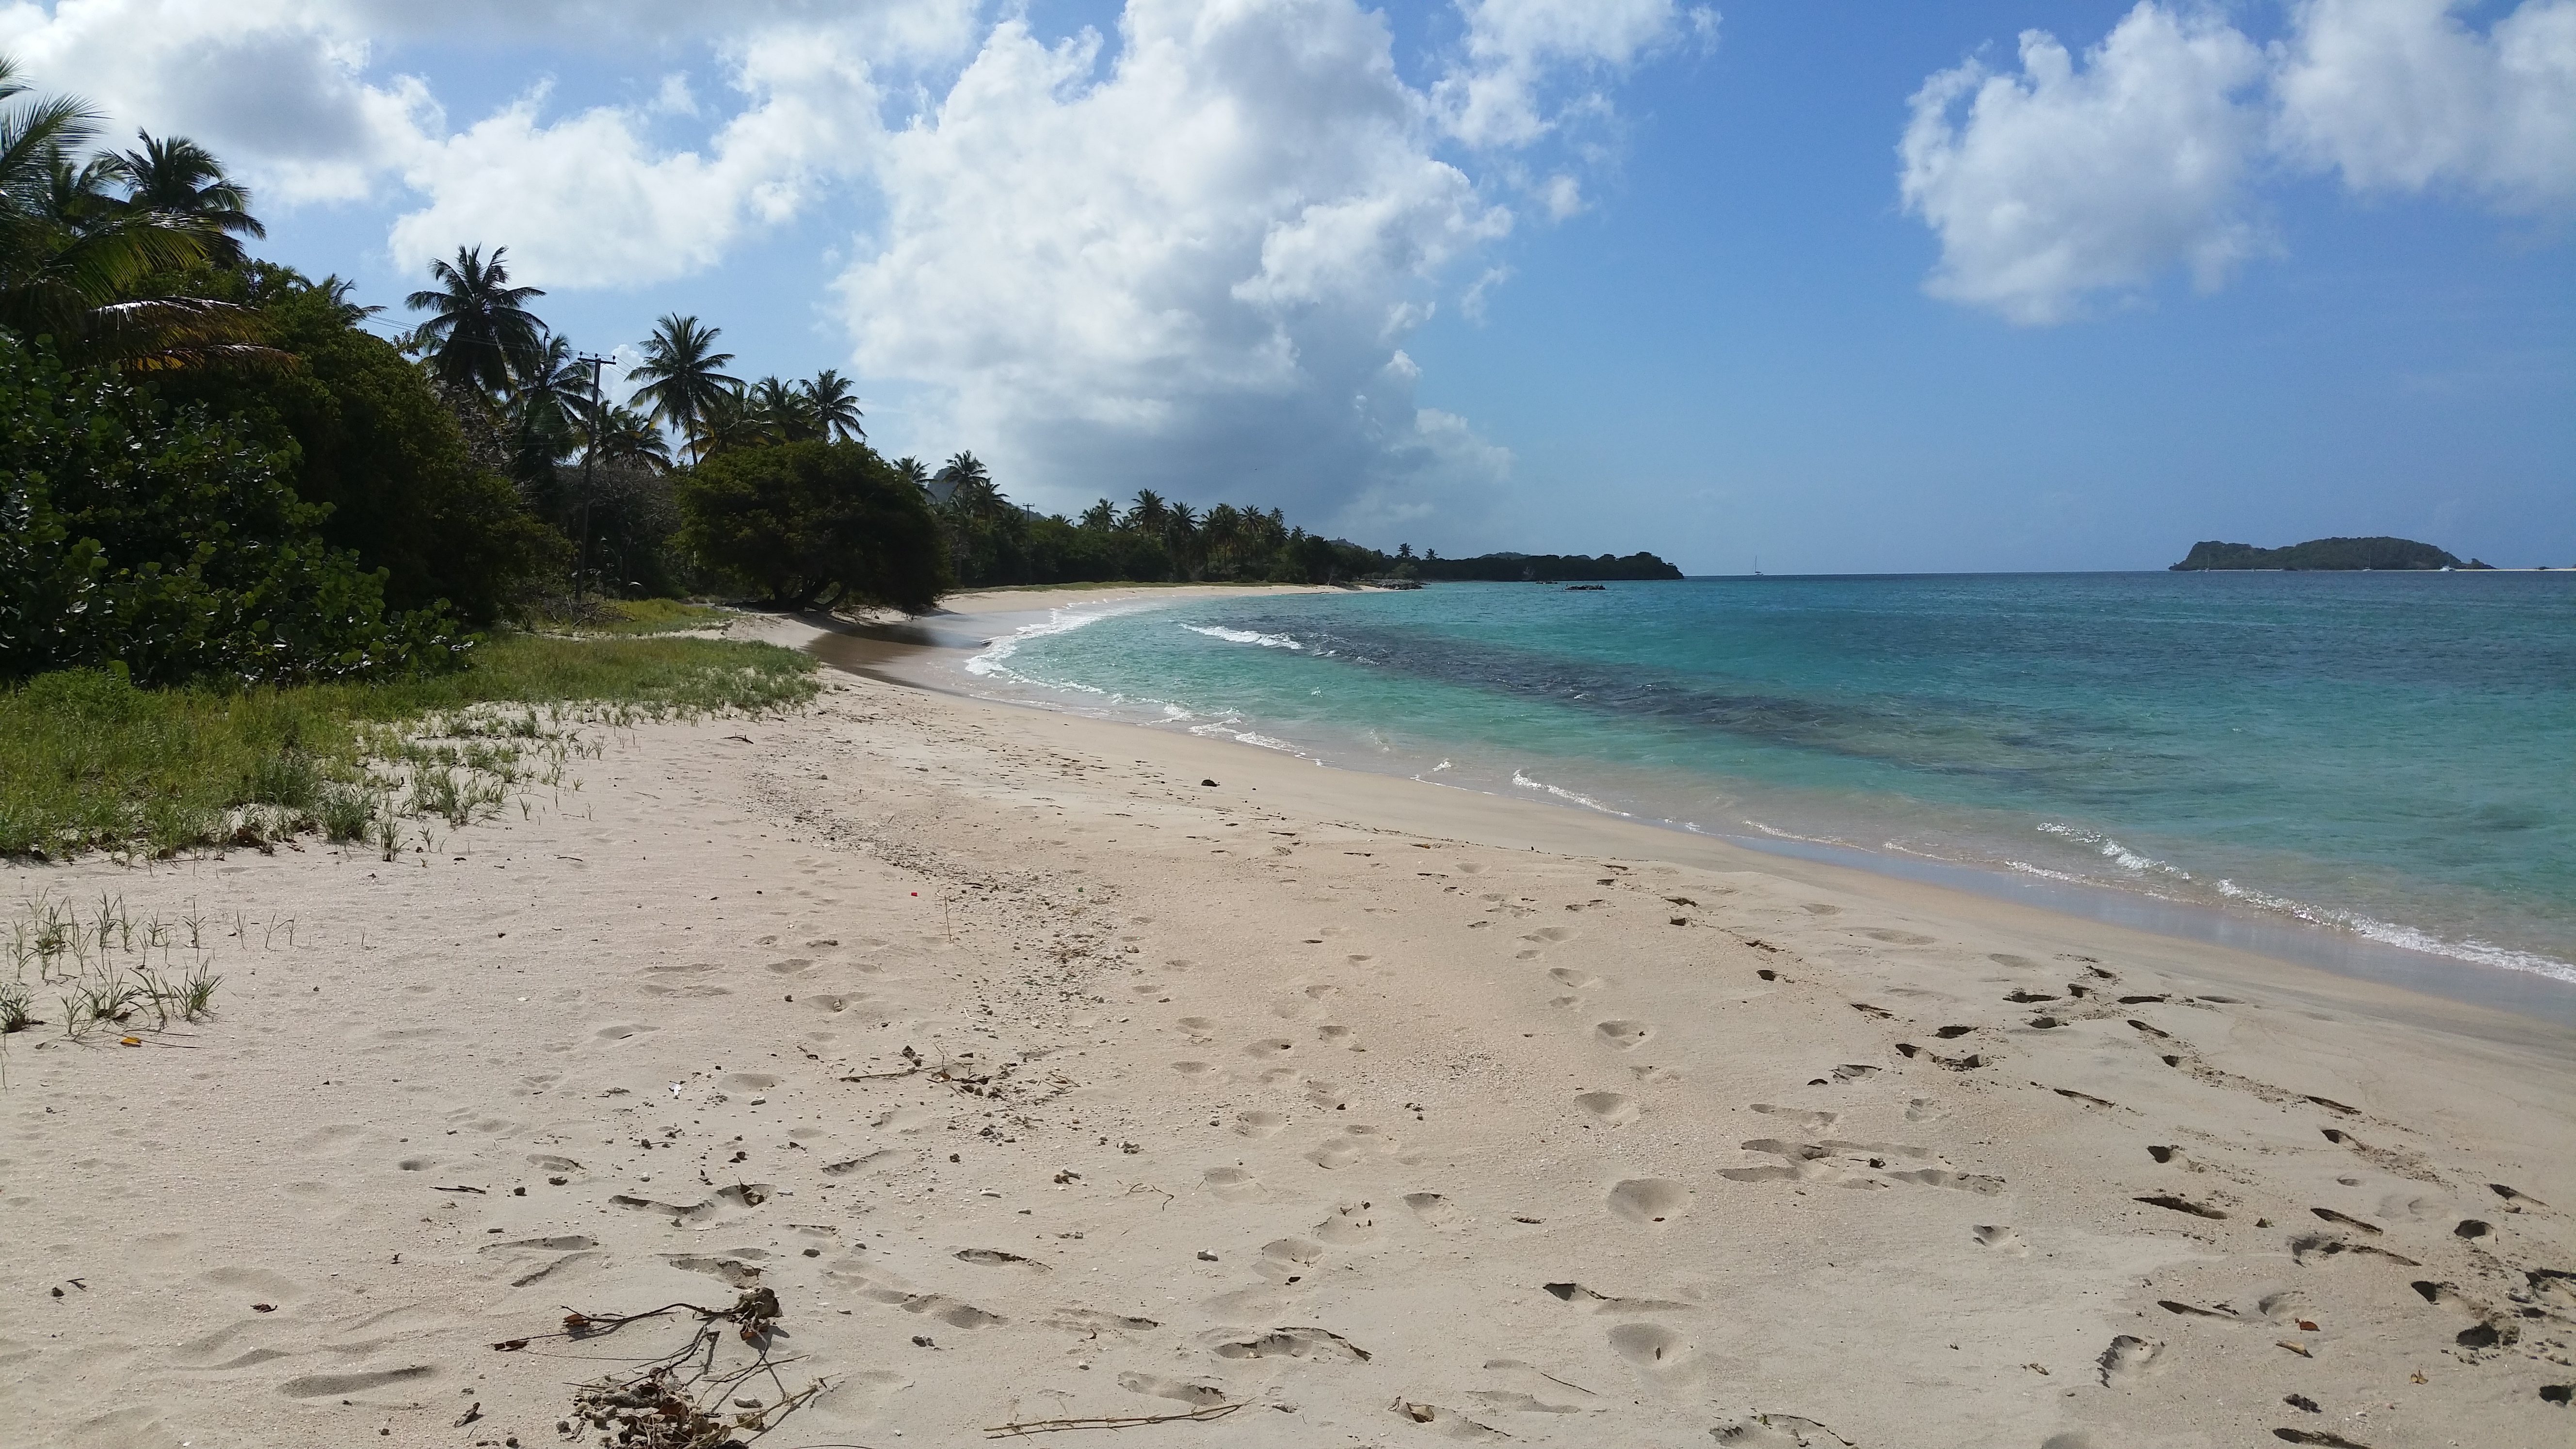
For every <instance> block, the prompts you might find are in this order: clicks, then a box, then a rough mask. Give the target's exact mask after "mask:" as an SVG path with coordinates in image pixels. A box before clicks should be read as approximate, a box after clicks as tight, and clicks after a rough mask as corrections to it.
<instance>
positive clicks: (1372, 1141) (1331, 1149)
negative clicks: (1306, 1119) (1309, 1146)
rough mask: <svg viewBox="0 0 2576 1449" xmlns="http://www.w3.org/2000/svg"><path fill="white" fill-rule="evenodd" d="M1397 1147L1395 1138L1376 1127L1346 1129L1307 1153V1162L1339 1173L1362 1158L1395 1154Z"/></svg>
mask: <svg viewBox="0 0 2576 1449" xmlns="http://www.w3.org/2000/svg"><path fill="white" fill-rule="evenodd" d="M1395 1146H1396V1144H1395V1139H1394V1138H1392V1137H1389V1136H1387V1135H1386V1134H1384V1133H1382V1132H1380V1131H1378V1130H1377V1129H1376V1128H1374V1127H1357V1126H1353V1127H1345V1128H1343V1129H1342V1130H1341V1132H1340V1133H1339V1134H1337V1135H1335V1136H1332V1137H1327V1138H1325V1139H1324V1140H1323V1141H1322V1142H1321V1143H1319V1144H1318V1145H1317V1146H1316V1148H1315V1150H1314V1151H1312V1152H1309V1153H1307V1154H1306V1160H1307V1161H1308V1162H1311V1163H1313V1164H1315V1165H1316V1166H1317V1167H1320V1168H1323V1169H1324V1170H1325V1171H1327V1172H1339V1171H1340V1170H1341V1169H1343V1168H1345V1167H1348V1166H1350V1165H1351V1164H1352V1163H1354V1162H1357V1161H1359V1160H1360V1159H1361V1158H1364V1157H1375V1156H1378V1155H1380V1154H1383V1153H1389V1152H1393V1151H1394V1150H1395Z"/></svg>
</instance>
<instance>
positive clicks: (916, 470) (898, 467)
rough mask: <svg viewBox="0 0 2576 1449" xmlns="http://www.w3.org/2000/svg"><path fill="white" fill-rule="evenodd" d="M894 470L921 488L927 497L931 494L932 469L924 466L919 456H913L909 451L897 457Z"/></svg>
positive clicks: (905, 479)
mask: <svg viewBox="0 0 2576 1449" xmlns="http://www.w3.org/2000/svg"><path fill="white" fill-rule="evenodd" d="M894 471H895V473H896V474H897V475H898V476H900V477H901V478H902V479H903V481H905V482H906V483H909V484H911V485H912V486H913V487H915V488H918V489H920V490H921V491H922V494H923V495H924V496H925V497H926V496H928V495H929V493H930V470H929V469H928V468H926V467H924V466H922V462H921V460H920V459H919V458H916V457H913V456H912V455H911V454H909V453H907V454H905V455H904V456H902V457H900V458H897V459H895V460H894Z"/></svg>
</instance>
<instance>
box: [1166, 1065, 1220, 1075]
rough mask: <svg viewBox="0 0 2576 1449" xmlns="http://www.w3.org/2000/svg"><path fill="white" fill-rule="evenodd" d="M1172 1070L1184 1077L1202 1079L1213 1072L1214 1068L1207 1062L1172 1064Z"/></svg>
mask: <svg viewBox="0 0 2576 1449" xmlns="http://www.w3.org/2000/svg"><path fill="white" fill-rule="evenodd" d="M1172 1070H1173V1071H1176V1072H1178V1073H1180V1074H1181V1075H1182V1076H1185V1077H1204V1076H1206V1075H1208V1074H1209V1073H1211V1072H1214V1071H1215V1070H1216V1067H1215V1066H1214V1065H1212V1064H1211V1063H1208V1062H1174V1063H1172Z"/></svg>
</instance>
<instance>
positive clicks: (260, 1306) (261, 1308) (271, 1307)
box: [55, 1294, 277, 1313]
mask: <svg viewBox="0 0 2576 1449" xmlns="http://www.w3.org/2000/svg"><path fill="white" fill-rule="evenodd" d="M55 1296H56V1297H60V1296H61V1295H60V1294H56V1295H55ZM250 1311H251V1312H253V1313H275V1312H276V1311H277V1305H276V1304H274V1303H254V1304H252V1305H251V1306H250Z"/></svg>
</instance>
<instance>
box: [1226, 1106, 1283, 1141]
mask: <svg viewBox="0 0 2576 1449" xmlns="http://www.w3.org/2000/svg"><path fill="white" fill-rule="evenodd" d="M1287 1125H1288V1119H1287V1118H1285V1117H1283V1116H1281V1115H1279V1114H1278V1113H1276V1112H1237V1113H1235V1114H1234V1131H1235V1135H1236V1136H1238V1137H1268V1136H1271V1135H1273V1134H1275V1133H1277V1132H1278V1131H1279V1129H1280V1128H1282V1127H1285V1126H1287Z"/></svg>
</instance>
